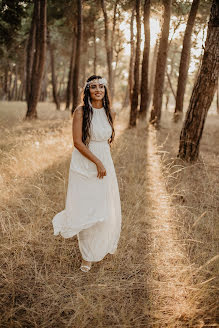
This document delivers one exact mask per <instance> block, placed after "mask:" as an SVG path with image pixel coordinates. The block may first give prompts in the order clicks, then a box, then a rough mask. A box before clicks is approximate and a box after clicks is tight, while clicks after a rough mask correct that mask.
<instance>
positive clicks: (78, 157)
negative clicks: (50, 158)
mask: <svg viewBox="0 0 219 328" xmlns="http://www.w3.org/2000/svg"><path fill="white" fill-rule="evenodd" d="M111 134H112V128H111V126H110V124H109V122H108V119H107V116H106V113H105V109H104V108H103V107H102V108H101V109H97V108H93V117H92V121H91V127H90V135H91V138H90V143H89V146H88V147H89V149H90V150H91V152H92V153H93V154H95V155H96V156H97V157H98V158H99V159H100V160H101V161H102V163H103V165H104V167H105V169H106V174H107V175H106V176H104V177H103V179H99V178H98V177H97V168H96V165H95V164H94V163H93V162H91V161H90V160H89V159H87V158H86V157H85V156H84V155H82V154H81V153H80V152H79V151H78V150H77V148H74V149H73V152H72V157H71V163H70V168H69V179H68V189H67V196H66V203H65V209H64V210H63V211H61V212H59V213H58V214H56V215H55V216H54V218H53V220H52V223H53V228H54V235H58V234H59V233H60V234H61V235H62V236H63V237H64V238H70V237H73V236H74V235H77V238H78V244H79V249H80V252H81V255H82V258H83V259H84V260H86V261H92V262H98V261H100V260H102V259H103V258H104V256H105V255H106V254H107V253H110V254H114V253H115V251H116V249H117V244H118V241H119V237H120V231H121V204H120V195H119V188H118V182H117V177H116V173H115V168H114V164H113V160H112V157H111V152H110V146H109V143H108V139H109V138H110V137H111Z"/></svg>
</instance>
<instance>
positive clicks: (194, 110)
mask: <svg viewBox="0 0 219 328" xmlns="http://www.w3.org/2000/svg"><path fill="white" fill-rule="evenodd" d="M218 42H219V2H218V1H217V0H213V2H212V7H211V13H210V19H209V23H208V32H207V39H206V43H205V51H204V56H203V60H202V65H201V70H200V74H199V76H198V79H197V81H196V83H195V85H194V88H193V91H192V96H191V99H190V104H189V108H188V111H187V113H186V117H185V121H184V124H183V128H182V131H181V135H180V143H179V153H178V157H180V158H181V159H184V160H186V161H195V160H197V158H198V155H199V145H200V140H201V137H202V133H203V129H204V124H205V119H206V117H207V112H208V109H209V107H210V105H211V103H212V100H213V97H214V93H215V89H216V83H217V79H218V74H219V60H218V58H219V44H218Z"/></svg>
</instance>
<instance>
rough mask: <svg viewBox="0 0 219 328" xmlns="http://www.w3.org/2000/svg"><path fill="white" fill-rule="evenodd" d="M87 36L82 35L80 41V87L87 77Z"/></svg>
mask: <svg viewBox="0 0 219 328" xmlns="http://www.w3.org/2000/svg"><path fill="white" fill-rule="evenodd" d="M87 44H88V35H87V34H86V33H84V35H83V39H82V47H81V48H82V53H83V55H82V56H81V60H82V65H81V79H80V81H79V83H80V84H81V85H83V84H84V82H85V79H86V76H87V64H88V46H87Z"/></svg>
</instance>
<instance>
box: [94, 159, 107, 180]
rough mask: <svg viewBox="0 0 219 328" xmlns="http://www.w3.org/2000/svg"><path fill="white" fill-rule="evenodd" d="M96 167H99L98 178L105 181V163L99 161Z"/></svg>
mask: <svg viewBox="0 0 219 328" xmlns="http://www.w3.org/2000/svg"><path fill="white" fill-rule="evenodd" d="M96 166H97V177H98V178H100V179H103V177H104V176H105V175H106V169H105V167H104V166H103V163H102V162H101V161H98V162H97V163H96Z"/></svg>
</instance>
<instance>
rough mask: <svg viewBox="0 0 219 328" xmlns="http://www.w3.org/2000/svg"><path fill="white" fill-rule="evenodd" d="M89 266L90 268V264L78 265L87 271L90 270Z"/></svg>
mask: <svg viewBox="0 0 219 328" xmlns="http://www.w3.org/2000/svg"><path fill="white" fill-rule="evenodd" d="M90 268H91V264H90V265H85V264H82V265H81V267H80V269H81V271H83V272H88V271H89V270H90Z"/></svg>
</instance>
